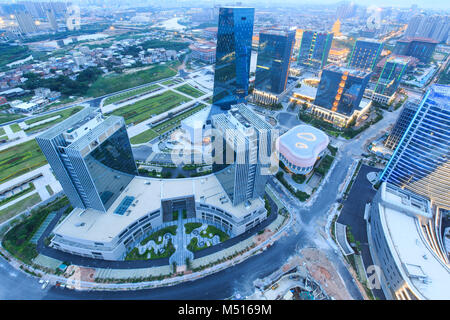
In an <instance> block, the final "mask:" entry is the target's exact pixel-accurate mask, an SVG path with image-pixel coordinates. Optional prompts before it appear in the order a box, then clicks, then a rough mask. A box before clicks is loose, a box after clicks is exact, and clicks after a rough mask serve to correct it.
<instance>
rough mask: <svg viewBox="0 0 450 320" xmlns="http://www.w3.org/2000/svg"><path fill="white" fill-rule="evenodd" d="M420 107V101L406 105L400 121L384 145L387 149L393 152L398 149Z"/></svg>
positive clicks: (408, 102) (398, 120)
mask: <svg viewBox="0 0 450 320" xmlns="http://www.w3.org/2000/svg"><path fill="white" fill-rule="evenodd" d="M418 106H419V101H407V102H406V103H405V105H404V106H403V109H402V112H401V113H400V115H399V116H398V119H397V121H396V122H395V125H394V127H393V128H392V130H391V133H390V134H389V136H388V137H387V139H386V141H385V142H384V145H385V146H386V147H387V148H389V149H391V150H394V149H395V148H397V146H398V143H399V142H400V139H401V138H402V137H403V135H404V134H405V132H406V129H407V128H408V127H409V124H410V123H411V121H412V119H413V117H414V115H415V114H416V112H417V108H418Z"/></svg>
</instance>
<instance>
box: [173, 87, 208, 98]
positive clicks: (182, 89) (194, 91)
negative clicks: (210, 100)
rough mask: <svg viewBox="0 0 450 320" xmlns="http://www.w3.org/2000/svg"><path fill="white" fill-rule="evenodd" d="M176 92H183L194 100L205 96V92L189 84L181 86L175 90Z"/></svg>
mask: <svg viewBox="0 0 450 320" xmlns="http://www.w3.org/2000/svg"><path fill="white" fill-rule="evenodd" d="M175 90H177V91H180V92H183V93H185V94H187V95H189V96H191V97H194V98H198V97H201V96H203V95H205V93H204V92H203V91H200V90H198V89H196V88H194V87H193V86H191V85H189V84H184V85H182V86H179V87H178V88H175Z"/></svg>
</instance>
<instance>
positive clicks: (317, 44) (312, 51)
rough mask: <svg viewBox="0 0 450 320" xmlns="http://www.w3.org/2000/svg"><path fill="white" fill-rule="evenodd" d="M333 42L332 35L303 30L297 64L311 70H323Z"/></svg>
mask: <svg viewBox="0 0 450 320" xmlns="http://www.w3.org/2000/svg"><path fill="white" fill-rule="evenodd" d="M332 42H333V33H328V32H316V31H310V30H305V31H303V35H302V42H301V44H300V51H299V54H298V63H299V64H300V65H302V66H305V67H309V68H312V69H316V70H318V69H321V68H323V67H324V66H325V65H326V63H327V60H328V53H329V52H330V49H331V43H332Z"/></svg>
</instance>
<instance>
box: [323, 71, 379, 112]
mask: <svg viewBox="0 0 450 320" xmlns="http://www.w3.org/2000/svg"><path fill="white" fill-rule="evenodd" d="M369 79H370V73H369V72H365V71H362V70H354V69H349V68H344V67H337V66H334V65H330V66H328V67H327V68H325V69H324V70H323V71H322V76H321V78H320V82H319V86H318V89H317V93H316V97H315V99H314V104H315V105H317V106H319V107H322V108H325V109H328V110H331V111H333V112H337V113H340V114H343V115H347V116H349V115H352V114H353V113H354V111H355V110H357V109H359V108H360V104H361V101H362V99H363V95H364V91H365V89H366V87H367V84H368V82H369Z"/></svg>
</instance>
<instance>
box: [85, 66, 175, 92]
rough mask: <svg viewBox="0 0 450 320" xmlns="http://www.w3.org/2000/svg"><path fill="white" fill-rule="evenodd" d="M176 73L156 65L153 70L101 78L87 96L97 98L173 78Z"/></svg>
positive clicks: (169, 68)
mask: <svg viewBox="0 0 450 320" xmlns="http://www.w3.org/2000/svg"><path fill="white" fill-rule="evenodd" d="M176 73H177V72H176V71H175V70H174V69H172V68H171V66H170V65H158V66H155V67H153V68H150V69H147V70H141V71H138V72H134V73H127V74H117V75H109V76H102V77H100V78H99V79H97V80H96V81H95V82H94V83H93V84H92V86H91V87H90V88H89V90H88V92H87V95H88V96H90V97H99V96H103V95H105V94H108V93H113V92H117V91H121V90H125V89H129V88H133V87H136V86H139V85H143V84H146V83H149V82H153V81H158V80H161V79H164V78H169V77H173V76H174V75H176Z"/></svg>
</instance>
